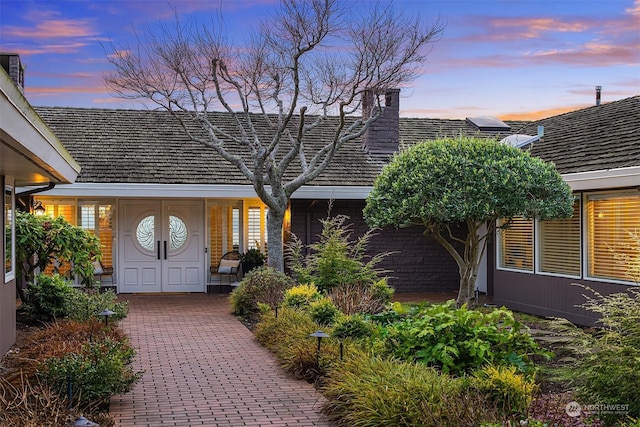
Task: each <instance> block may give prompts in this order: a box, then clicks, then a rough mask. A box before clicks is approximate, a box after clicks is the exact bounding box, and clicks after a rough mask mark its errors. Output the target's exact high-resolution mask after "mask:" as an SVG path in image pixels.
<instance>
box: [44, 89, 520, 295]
mask: <svg viewBox="0 0 640 427" xmlns="http://www.w3.org/2000/svg"><path fill="white" fill-rule="evenodd" d="M399 98H400V97H399V91H398V90H391V91H389V93H388V94H387V98H386V99H387V102H388V105H386V106H385V110H384V113H383V115H382V117H381V118H380V119H378V121H376V123H375V125H374V127H372V128H371V129H370V130H369V132H368V133H367V134H365V135H364V136H363V138H362V140H359V141H355V142H353V143H349V144H347V145H345V146H343V147H342V149H341V151H340V152H339V153H338V155H337V156H336V157H335V159H334V161H333V163H332V164H331V165H330V167H329V168H328V169H327V170H326V171H325V173H323V174H322V175H321V176H320V177H318V178H317V179H316V180H314V181H313V182H312V183H311V185H307V186H304V187H302V188H300V189H299V190H298V191H296V192H295V193H294V194H293V196H292V200H291V205H290V210H289V212H288V213H287V216H286V218H285V230H284V232H285V236H287V235H288V233H290V232H292V233H295V234H296V236H298V237H299V238H300V239H301V240H302V241H303V242H304V243H310V242H312V241H314V240H316V238H317V236H318V234H319V233H320V222H319V219H321V218H325V217H326V216H327V214H328V202H329V200H332V201H333V207H332V214H338V213H342V214H347V215H348V216H350V218H351V222H352V223H353V231H354V233H355V234H360V233H363V232H364V230H366V228H367V226H366V224H365V223H364V221H363V219H362V208H363V207H364V203H365V199H366V196H367V195H368V194H369V192H370V191H371V189H372V187H373V181H374V180H375V178H376V176H378V174H379V173H380V171H381V170H382V167H383V166H384V165H385V164H386V162H387V161H388V158H389V155H390V154H391V153H392V152H394V151H397V150H398V147H399V145H400V144H414V143H416V142H419V141H422V140H425V139H430V138H436V137H438V136H445V135H458V134H460V133H469V134H480V135H484V136H487V137H489V136H496V135H501V136H506V135H507V134H508V132H509V130H510V129H511V127H514V128H516V127H521V126H522V125H523V124H525V123H524V122H510V123H508V124H504V123H503V124H502V128H488V129H483V130H480V129H479V128H478V126H476V125H474V124H473V123H471V122H469V121H465V120H439V119H403V118H400V117H399V113H398V112H399ZM37 111H38V114H39V115H40V116H41V117H42V118H43V120H44V121H45V122H46V123H47V124H48V125H49V126H50V127H51V129H53V131H54V132H55V133H56V135H58V137H59V138H60V140H61V141H63V143H64V145H65V147H66V148H67V149H68V150H69V152H70V153H71V154H72V155H73V156H74V158H75V159H77V161H78V163H79V164H80V165H82V172H81V174H80V175H79V176H78V178H77V180H76V182H75V183H73V184H70V185H57V186H56V187H55V188H54V189H52V190H50V191H47V192H45V193H41V194H38V196H37V200H39V201H41V202H42V203H43V204H44V206H45V207H46V209H47V212H48V213H49V214H50V215H55V216H57V215H63V216H65V218H67V219H68V220H69V221H70V222H72V223H74V224H77V225H80V226H82V227H83V228H85V229H88V230H90V231H92V232H94V233H96V234H97V235H98V237H99V238H100V241H101V244H102V251H103V260H102V261H103V264H104V265H105V267H107V268H113V275H112V277H108V278H106V280H108V281H109V282H110V283H109V284H113V285H114V286H115V287H116V288H117V291H118V292H120V293H134V292H135V293H140V292H205V291H206V290H207V288H208V286H207V285H208V277H209V275H208V271H209V268H210V266H213V265H217V263H218V260H219V259H220V257H221V256H222V255H223V254H224V253H226V252H228V251H230V250H239V251H240V252H244V251H246V250H247V249H249V248H258V249H261V250H264V249H265V247H266V238H267V236H266V231H265V220H266V212H267V210H266V207H265V206H264V204H263V203H262V202H261V201H260V200H259V199H258V198H257V196H256V193H255V191H254V190H253V187H252V186H251V185H250V183H249V182H248V181H247V180H246V178H245V177H244V176H242V175H241V174H240V172H239V171H237V170H236V169H235V167H233V166H232V165H230V164H228V163H226V162H225V161H224V160H222V159H221V158H220V157H218V156H217V154H216V153H215V152H214V151H213V150H211V149H208V148H206V147H204V146H202V145H200V144H199V143H196V142H192V141H190V140H189V139H188V138H187V137H186V136H185V134H184V131H183V130H182V128H181V127H180V125H179V123H178V122H177V120H176V119H175V118H173V117H172V116H171V115H170V114H169V113H167V112H164V111H146V110H145V111H143V110H107V109H82V108H58V107H38V108H37ZM230 119H231V117H230V116H229V115H227V114H224V113H216V114H215V117H214V120H215V122H216V124H217V125H218V126H222V127H224V126H228V127H229V131H230V132H232V131H233V129H232V126H233V122H232V121H231V120H230ZM253 120H255V123H258V126H259V123H260V117H259V116H255V117H254V118H253ZM334 120H337V118H329V119H328V120H327V121H326V122H325V124H324V126H322V127H320V128H319V129H317V130H316V131H315V132H314V133H313V134H310V135H309V138H308V139H307V144H308V145H309V146H313V145H314V144H318V146H321V145H320V144H322V141H323V140H324V138H323V135H325V134H326V133H327V132H331V130H332V129H333V128H335V126H334V125H335V123H334ZM509 125H510V126H509ZM264 128H265V129H266V126H264ZM193 131H194V132H197V131H198V130H197V129H193ZM371 251H372V253H378V252H392V255H390V256H389V257H388V258H386V259H385V261H384V262H383V263H382V264H381V265H380V267H381V268H383V269H386V270H390V271H391V273H390V276H391V279H390V284H391V285H392V286H394V287H395V288H396V289H397V290H398V291H399V292H403V291H455V290H457V288H458V269H457V266H456V265H455V263H454V262H453V260H452V259H451V258H450V256H449V255H448V254H447V253H446V251H444V249H442V248H441V247H440V246H439V245H438V244H437V243H436V242H434V241H429V240H427V239H425V238H424V236H423V235H422V230H420V229H419V228H411V229H402V230H394V229H391V228H390V229H385V230H382V231H381V232H380V233H379V234H378V236H376V238H374V239H373V241H372V244H371Z"/></svg>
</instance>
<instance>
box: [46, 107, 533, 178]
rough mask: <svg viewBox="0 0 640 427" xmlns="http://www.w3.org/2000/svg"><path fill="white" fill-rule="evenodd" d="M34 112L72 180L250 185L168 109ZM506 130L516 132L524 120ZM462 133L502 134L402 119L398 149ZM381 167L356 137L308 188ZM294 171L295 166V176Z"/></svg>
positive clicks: (324, 132) (222, 122)
mask: <svg viewBox="0 0 640 427" xmlns="http://www.w3.org/2000/svg"><path fill="white" fill-rule="evenodd" d="M36 110H37V112H38V114H40V116H41V117H42V118H43V120H44V121H45V122H47V123H48V125H49V126H50V128H51V129H52V130H53V131H54V132H55V133H56V135H57V136H58V138H59V139H60V140H61V141H62V142H63V144H64V145H65V146H66V148H67V149H68V150H69V152H70V153H71V154H72V155H73V157H74V158H75V159H76V160H77V161H78V163H80V164H81V165H82V171H81V174H80V176H79V177H78V179H77V182H84V183H156V184H250V183H249V181H248V180H247V179H246V178H245V177H244V176H243V175H242V174H241V173H240V172H239V171H238V170H237V169H236V167H235V166H233V165H231V164H230V163H228V162H227V161H226V160H224V159H222V158H221V157H220V156H219V155H218V154H217V153H216V152H215V151H214V150H213V149H212V148H208V147H205V146H203V145H202V144H200V143H198V142H194V141H191V140H190V139H189V138H188V137H187V136H186V135H185V133H184V130H183V129H182V127H181V125H180V124H179V122H178V121H177V120H176V119H175V118H174V117H173V116H171V114H170V113H168V112H166V111H157V110H156V111H149V110H110V109H93V108H61V107H37V108H36ZM210 114H211V115H212V117H213V118H212V120H213V121H214V122H215V124H216V125H217V126H220V127H222V128H224V129H226V130H227V131H229V132H231V133H233V132H234V131H235V129H234V126H233V122H232V121H231V116H230V115H229V114H225V113H210ZM253 119H254V120H255V122H256V123H258V125H257V127H258V128H261V129H264V130H266V129H267V126H266V124H265V123H264V122H262V121H261V119H260V116H258V115H256V116H254V118H253ZM336 121H337V118H336V117H330V118H328V119H327V120H326V121H325V122H324V123H323V125H321V126H320V127H319V128H318V129H316V130H315V131H314V132H311V133H310V134H308V135H307V138H306V139H305V144H306V145H307V146H310V147H312V148H313V147H315V148H319V147H321V146H322V145H323V141H326V140H327V139H328V138H329V137H330V135H331V131H332V130H333V129H335V127H336ZM261 122H262V126H260V123H261ZM508 124H510V125H511V126H512V128H516V127H522V126H523V125H524V124H526V122H517V121H516V122H508ZM193 132H194V133H196V134H199V135H202V131H201V130H199V129H195V128H194V129H193ZM461 133H462V134H474V135H475V134H477V135H481V136H485V137H494V136H498V135H499V134H498V132H482V133H478V131H477V129H476V128H475V127H474V126H473V125H471V124H469V123H468V122H466V121H465V120H446V119H413V118H401V119H400V141H401V142H400V144H407V145H411V144H415V143H417V142H420V141H425V140H428V139H434V138H438V137H443V136H455V135H459V134H461ZM265 135H266V134H265ZM502 136H504V135H502ZM236 148H237V149H236V150H235V152H236V153H239V151H238V150H239V147H236ZM384 164H385V160H384V159H382V158H379V157H375V156H370V155H368V154H367V153H365V152H364V151H363V150H362V148H361V140H360V139H357V140H355V141H353V142H349V143H346V144H345V145H344V146H343V147H342V148H341V149H340V151H339V152H338V154H337V155H336V156H335V157H334V160H333V162H332V163H331V164H330V166H329V167H328V168H327V169H326V170H325V172H324V173H323V174H322V175H321V176H319V177H318V178H316V179H315V180H314V181H313V182H311V183H309V185H312V186H331V185H335V186H371V185H373V181H374V180H375V178H376V177H377V176H378V175H379V174H380V171H381V170H382V167H383V166H384ZM297 170H299V168H297V167H295V165H294V167H292V173H293V172H296V171H297ZM290 175H291V174H290Z"/></svg>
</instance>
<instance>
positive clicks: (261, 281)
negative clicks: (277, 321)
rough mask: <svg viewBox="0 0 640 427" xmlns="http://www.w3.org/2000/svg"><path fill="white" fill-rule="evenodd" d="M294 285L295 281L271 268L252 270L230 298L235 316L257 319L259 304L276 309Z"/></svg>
mask: <svg viewBox="0 0 640 427" xmlns="http://www.w3.org/2000/svg"><path fill="white" fill-rule="evenodd" d="M293 285H294V282H293V279H291V278H290V277H288V276H287V275H286V274H284V273H282V272H280V271H277V270H275V269H273V268H271V267H260V268H256V269H254V270H252V271H251V272H249V274H247V275H246V276H245V277H244V279H242V281H241V282H240V285H238V287H237V288H236V289H234V291H233V292H232V293H231V295H230V296H229V301H230V303H231V311H232V312H233V314H235V315H237V316H241V317H245V318H247V319H251V320H253V319H256V318H257V317H258V314H259V313H260V308H259V306H258V303H262V304H266V305H268V306H270V307H276V306H277V305H278V304H279V303H280V301H281V300H282V298H283V295H284V292H285V291H286V290H287V289H289V288H291V287H292V286H293Z"/></svg>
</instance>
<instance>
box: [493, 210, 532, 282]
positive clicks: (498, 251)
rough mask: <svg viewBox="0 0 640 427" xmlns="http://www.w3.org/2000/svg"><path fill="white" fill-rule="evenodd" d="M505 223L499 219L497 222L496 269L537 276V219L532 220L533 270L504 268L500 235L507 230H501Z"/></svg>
mask: <svg viewBox="0 0 640 427" xmlns="http://www.w3.org/2000/svg"><path fill="white" fill-rule="evenodd" d="M518 218H520V217H518ZM502 221H503V219H498V220H497V221H496V233H495V234H496V269H497V270H500V271H511V272H514V273H522V274H535V273H536V271H535V263H536V246H537V242H536V232H535V229H536V224H535V223H536V221H535V219H532V220H531V243H532V244H533V248H531V253H532V255H531V256H532V258H533V259H532V260H531V261H532V262H531V269H520V268H513V267H504V266H502V265H501V264H502V251H503V248H502V236H501V235H500V234H501V233H503V232H504V231H505V230H503V229H501V228H500V223H501V222H502Z"/></svg>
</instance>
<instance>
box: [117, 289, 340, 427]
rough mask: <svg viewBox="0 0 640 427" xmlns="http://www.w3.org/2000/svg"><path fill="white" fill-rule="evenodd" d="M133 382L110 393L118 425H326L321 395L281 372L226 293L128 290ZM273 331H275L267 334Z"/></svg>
mask: <svg viewBox="0 0 640 427" xmlns="http://www.w3.org/2000/svg"><path fill="white" fill-rule="evenodd" d="M123 299H127V300H129V308H130V311H129V316H128V317H127V318H126V319H125V320H123V321H122V322H121V326H122V327H123V329H124V330H125V331H126V332H127V334H128V335H129V336H130V337H131V342H132V344H133V346H134V347H135V348H136V351H137V355H136V359H135V362H134V366H135V368H136V369H140V370H145V374H144V376H143V377H142V379H141V380H140V381H139V382H138V383H137V384H136V386H135V387H134V389H133V390H132V391H131V392H129V393H127V394H125V395H122V396H115V397H113V398H112V399H111V407H110V413H111V415H112V416H113V417H114V418H115V420H116V425H117V426H127V427H128V426H136V427H138V426H141V427H143V426H148V427H153V426H178V425H179V426H299V427H304V426H331V425H332V424H331V423H329V422H328V421H327V420H326V419H324V418H323V417H322V415H320V409H321V407H322V404H323V402H324V400H323V399H324V398H323V397H322V396H321V395H320V394H319V393H318V392H317V391H316V390H315V389H314V388H313V386H312V385H310V384H307V383H306V382H304V381H297V380H294V379H292V378H290V377H288V376H287V375H286V374H285V373H284V372H283V370H282V369H281V368H280V366H279V365H278V363H277V361H276V360H275V358H274V357H273V355H272V354H271V353H269V352H268V351H267V350H266V349H265V348H264V347H262V346H261V345H260V344H258V343H257V342H256V341H254V339H253V334H252V333H251V332H250V331H249V330H247V329H246V328H245V327H244V326H243V325H242V324H241V323H240V322H238V321H237V320H236V319H235V318H234V317H233V316H232V315H231V314H229V308H228V303H227V297H226V295H206V294H192V295H150V296H146V295H144V296H143V295H129V296H124V297H123ZM274 339H277V337H274Z"/></svg>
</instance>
